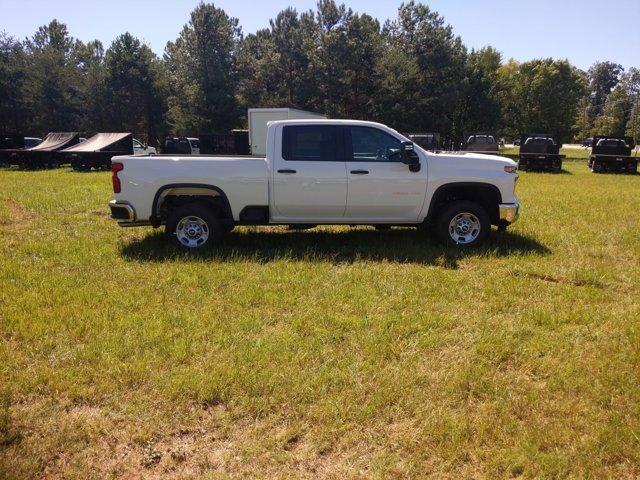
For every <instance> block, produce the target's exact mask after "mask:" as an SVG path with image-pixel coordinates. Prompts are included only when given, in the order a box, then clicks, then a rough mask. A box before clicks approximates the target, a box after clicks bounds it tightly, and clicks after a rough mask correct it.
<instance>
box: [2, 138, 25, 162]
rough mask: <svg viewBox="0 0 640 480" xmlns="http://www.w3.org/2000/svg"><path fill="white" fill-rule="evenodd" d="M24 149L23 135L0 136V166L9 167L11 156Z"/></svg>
mask: <svg viewBox="0 0 640 480" xmlns="http://www.w3.org/2000/svg"><path fill="white" fill-rule="evenodd" d="M24 147H25V143H24V135H14V134H1V135H0V166H2V167H8V166H9V165H11V156H12V154H13V153H14V152H16V151H18V150H23V149H24Z"/></svg>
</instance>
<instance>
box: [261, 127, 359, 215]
mask: <svg viewBox="0 0 640 480" xmlns="http://www.w3.org/2000/svg"><path fill="white" fill-rule="evenodd" d="M281 128H282V132H281V135H276V138H282V141H281V142H276V145H275V149H274V150H275V151H274V162H273V172H272V175H273V177H272V178H273V206H274V213H273V215H272V219H273V220H275V221H300V222H306V223H311V222H320V223H321V222H328V221H332V220H339V219H342V217H343V216H344V210H345V207H346V204H347V174H346V166H345V160H344V153H343V148H342V145H343V143H342V141H339V139H340V138H341V137H340V134H341V130H340V127H338V126H335V125H313V124H309V125H304V124H300V125H285V126H282V127H281Z"/></svg>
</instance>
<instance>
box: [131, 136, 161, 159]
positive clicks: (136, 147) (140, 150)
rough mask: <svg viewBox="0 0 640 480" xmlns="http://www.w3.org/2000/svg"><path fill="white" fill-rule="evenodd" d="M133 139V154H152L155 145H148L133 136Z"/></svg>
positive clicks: (154, 151) (154, 150)
mask: <svg viewBox="0 0 640 480" xmlns="http://www.w3.org/2000/svg"><path fill="white" fill-rule="evenodd" d="M132 140H133V153H134V154H135V155H153V154H155V153H157V152H156V149H155V147H150V146H149V145H147V144H145V143H142V142H141V141H140V140H137V139H135V138H133V139H132Z"/></svg>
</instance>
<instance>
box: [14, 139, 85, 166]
mask: <svg viewBox="0 0 640 480" xmlns="http://www.w3.org/2000/svg"><path fill="white" fill-rule="evenodd" d="M79 142H80V134H79V133H78V132H54V133H49V134H48V135H47V136H46V137H45V139H44V140H43V141H42V143H40V144H38V145H36V146H35V147H32V148H27V149H24V150H15V151H13V152H12V154H11V163H12V164H17V165H19V166H20V167H22V168H38V167H47V168H56V167H59V166H60V165H61V164H62V163H63V161H64V159H62V158H61V157H60V155H58V152H59V151H60V150H64V149H65V148H68V147H71V146H73V145H77V144H78V143H79Z"/></svg>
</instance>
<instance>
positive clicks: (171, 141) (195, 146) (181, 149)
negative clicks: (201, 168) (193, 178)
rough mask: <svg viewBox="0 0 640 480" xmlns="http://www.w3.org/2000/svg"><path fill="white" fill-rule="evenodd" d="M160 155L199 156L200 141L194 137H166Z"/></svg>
mask: <svg viewBox="0 0 640 480" xmlns="http://www.w3.org/2000/svg"><path fill="white" fill-rule="evenodd" d="M154 153H155V152H154ZM162 153H163V154H167V155H199V154H200V139H198V138H194V137H166V138H165V139H164V147H163V148H162Z"/></svg>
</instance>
